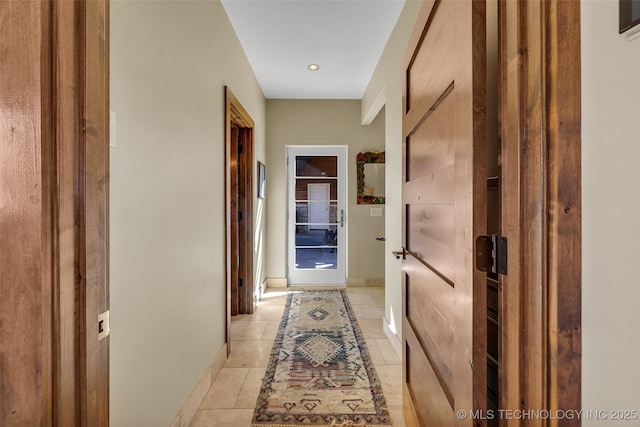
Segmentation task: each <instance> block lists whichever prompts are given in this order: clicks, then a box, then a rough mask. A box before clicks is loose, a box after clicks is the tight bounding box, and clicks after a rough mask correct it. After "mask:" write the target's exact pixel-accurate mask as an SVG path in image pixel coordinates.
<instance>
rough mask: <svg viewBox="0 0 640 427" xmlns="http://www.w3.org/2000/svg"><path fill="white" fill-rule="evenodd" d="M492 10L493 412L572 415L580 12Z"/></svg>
mask: <svg viewBox="0 0 640 427" xmlns="http://www.w3.org/2000/svg"><path fill="white" fill-rule="evenodd" d="M499 11H500V29H501V37H500V38H501V41H500V46H501V58H500V63H501V64H500V67H501V75H502V78H501V80H502V82H501V89H500V90H501V133H502V167H503V176H504V181H503V197H502V206H503V211H502V218H503V223H502V234H504V235H505V236H506V237H507V238H508V239H509V254H510V257H509V258H510V259H509V266H508V269H509V275H508V276H504V277H501V278H500V282H501V289H502V296H501V301H500V304H501V312H500V316H501V318H500V323H501V324H502V325H504V326H503V328H502V335H501V354H502V355H503V358H502V360H501V366H500V377H501V379H500V381H501V384H500V386H501V394H502V398H501V407H503V408H508V409H514V408H515V409H520V408H524V409H533V410H535V409H544V410H550V411H552V413H553V411H555V410H557V409H562V410H570V409H571V410H580V396H581V386H580V378H581V372H580V370H581V364H580V354H581V353H580V352H581V333H580V324H581V320H580V310H581V302H580V291H581V282H580V280H581V278H580V269H581V260H580V256H581V250H580V246H581V232H580V226H581V213H580V120H581V119H580V102H581V101H580V90H581V89H580V29H579V25H577V23H578V22H579V19H580V4H579V2H578V1H573V0H571V1H564V0H560V1H555V0H554V1H547V2H534V1H527V2H510V1H501V2H500V9H499ZM511 254H517V255H516V256H513V255H511ZM525 261H526V262H525ZM580 423H581V421H580V420H579V419H573V420H570V419H563V420H542V419H525V420H505V421H503V424H502V425H503V426H507V425H508V426H509V427H512V426H550V425H551V426H556V425H557V426H574V425H575V426H577V425H580Z"/></svg>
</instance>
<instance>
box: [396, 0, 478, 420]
mask: <svg viewBox="0 0 640 427" xmlns="http://www.w3.org/2000/svg"><path fill="white" fill-rule="evenodd" d="M485 38H486V36H485V3H484V2H482V1H473V2H472V1H460V0H441V1H435V2H434V1H426V2H425V3H424V4H423V7H422V10H421V12H420V15H419V17H418V20H417V23H416V27H415V29H414V32H413V35H412V38H411V41H410V43H409V47H408V50H407V54H406V55H405V63H404V66H405V77H406V81H405V93H404V110H405V111H404V118H403V136H404V141H403V142H404V153H405V155H404V167H403V169H404V170H403V175H404V184H403V205H404V211H405V212H404V236H403V239H404V248H405V249H404V251H403V252H404V253H403V259H404V261H403V272H404V280H403V336H404V349H403V351H404V357H403V364H404V365H403V377H404V382H405V385H406V386H405V392H406V396H405V397H406V398H407V399H408V400H409V401H410V402H412V403H413V408H412V409H410V411H409V412H410V413H409V414H407V415H409V416H408V417H407V418H414V419H415V418H417V421H418V422H419V424H420V425H422V426H453V425H471V424H472V420H471V416H470V411H471V410H472V409H474V408H478V409H483V408H486V403H485V402H486V276H485V275H484V274H481V273H479V272H478V271H477V270H476V269H475V268H474V241H475V238H476V236H478V235H480V234H485V230H486V223H487V221H486V149H485V141H486V123H485V108H484V107H485V104H486V99H485V98H486V43H485ZM459 411H463V412H459Z"/></svg>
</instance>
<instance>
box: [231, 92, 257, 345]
mask: <svg viewBox="0 0 640 427" xmlns="http://www.w3.org/2000/svg"><path fill="white" fill-rule="evenodd" d="M253 127H254V122H253V120H252V119H251V116H249V114H248V113H247V111H246V110H245V109H244V107H242V104H240V102H239V101H238V99H237V98H236V97H235V96H234V95H233V93H232V92H231V90H229V88H228V87H225V165H226V166H225V175H226V178H225V181H226V185H225V189H226V193H225V194H226V196H225V204H226V209H225V212H226V248H227V249H226V251H227V253H226V258H227V259H226V266H227V267H226V268H227V273H226V278H227V285H226V290H227V292H226V294H227V295H226V299H227V344H228V346H227V349H228V351H230V346H229V344H230V328H231V316H232V315H236V314H251V313H253V311H254V308H255V298H254V294H255V292H254V291H255V289H254V276H253V197H254V196H253V188H254V186H253V182H254V180H253V176H254V174H253V166H254V164H253V163H254V162H253Z"/></svg>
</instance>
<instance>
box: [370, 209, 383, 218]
mask: <svg viewBox="0 0 640 427" xmlns="http://www.w3.org/2000/svg"><path fill="white" fill-rule="evenodd" d="M383 212H384V210H383V208H371V216H382V214H383Z"/></svg>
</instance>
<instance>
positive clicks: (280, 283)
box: [266, 277, 287, 288]
mask: <svg viewBox="0 0 640 427" xmlns="http://www.w3.org/2000/svg"><path fill="white" fill-rule="evenodd" d="M266 282H267V288H286V287H287V278H286V277H284V278H274V277H271V278H267V280H266Z"/></svg>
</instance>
